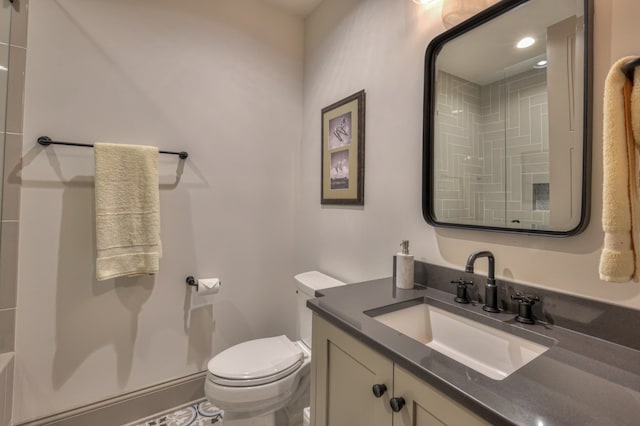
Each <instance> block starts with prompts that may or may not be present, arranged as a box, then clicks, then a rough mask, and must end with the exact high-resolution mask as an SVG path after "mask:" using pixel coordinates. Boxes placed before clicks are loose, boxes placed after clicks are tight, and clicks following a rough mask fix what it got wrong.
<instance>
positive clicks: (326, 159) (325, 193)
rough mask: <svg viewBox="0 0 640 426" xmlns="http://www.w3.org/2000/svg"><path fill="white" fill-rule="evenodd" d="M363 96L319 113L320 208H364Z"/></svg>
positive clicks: (359, 93)
mask: <svg viewBox="0 0 640 426" xmlns="http://www.w3.org/2000/svg"><path fill="white" fill-rule="evenodd" d="M364 118H365V93H364V90H361V91H359V92H357V93H354V94H353V95H351V96H349V97H346V98H344V99H342V100H340V101H338V102H336V103H334V104H331V105H329V106H328V107H326V108H323V109H322V152H321V158H322V160H321V161H322V167H321V170H322V176H321V188H320V203H321V204H343V205H357V206H361V205H364V126H365V124H364Z"/></svg>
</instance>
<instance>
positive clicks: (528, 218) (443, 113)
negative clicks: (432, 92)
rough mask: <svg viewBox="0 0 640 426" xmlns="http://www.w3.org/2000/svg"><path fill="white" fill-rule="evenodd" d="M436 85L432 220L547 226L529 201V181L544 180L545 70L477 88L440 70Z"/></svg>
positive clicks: (546, 217)
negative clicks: (434, 214)
mask: <svg viewBox="0 0 640 426" xmlns="http://www.w3.org/2000/svg"><path fill="white" fill-rule="evenodd" d="M438 87H439V88H440V89H439V92H438V98H437V110H438V116H437V120H436V128H437V131H436V132H437V136H438V138H439V140H441V141H444V142H445V143H444V144H439V145H440V146H439V147H438V148H437V149H436V151H435V152H434V155H435V157H436V164H437V168H436V172H435V173H436V176H437V177H438V184H437V185H436V188H435V196H436V199H437V200H438V201H437V202H436V203H435V210H436V211H435V212H436V215H437V217H438V218H440V219H445V220H446V221H450V222H455V221H461V222H465V223H482V224H487V225H495V226H509V224H510V223H511V221H515V220H517V221H519V223H520V224H521V225H523V224H524V225H526V226H532V227H540V226H544V224H547V223H548V220H549V212H548V211H547V210H536V209H535V208H534V200H533V184H534V183H548V182H549V136H548V133H549V132H548V127H547V117H548V108H547V95H546V71H545V70H544V69H540V70H530V71H527V72H524V73H520V74H518V75H516V76H513V77H510V78H507V79H504V80H499V81H497V82H494V83H491V84H487V85H484V86H480V85H478V84H474V83H471V82H469V81H466V80H463V79H461V78H458V77H456V76H453V75H451V74H448V73H445V72H442V71H440V72H439V74H438ZM505 158H506V161H505ZM505 200H506V205H505Z"/></svg>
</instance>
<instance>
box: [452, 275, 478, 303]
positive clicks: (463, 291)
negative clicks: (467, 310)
mask: <svg viewBox="0 0 640 426" xmlns="http://www.w3.org/2000/svg"><path fill="white" fill-rule="evenodd" d="M451 284H457V286H458V288H457V290H456V297H455V299H453V300H455V301H456V302H458V303H469V297H468V296H467V286H468V285H473V281H465V280H463V279H462V277H460V278H458V279H457V280H451Z"/></svg>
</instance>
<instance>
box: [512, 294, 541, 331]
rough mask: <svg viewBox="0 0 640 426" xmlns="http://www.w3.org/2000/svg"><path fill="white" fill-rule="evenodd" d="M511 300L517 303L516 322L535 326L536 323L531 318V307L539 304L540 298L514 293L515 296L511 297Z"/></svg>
mask: <svg viewBox="0 0 640 426" xmlns="http://www.w3.org/2000/svg"><path fill="white" fill-rule="evenodd" d="M511 300H517V301H518V315H516V321H518V322H521V323H523V324H535V322H536V321H535V319H534V318H533V312H532V310H531V307H532V306H533V304H534V303H535V302H539V301H540V298H539V297H538V296H530V295H522V294H520V293H519V292H517V291H516V294H515V295H514V294H512V295H511Z"/></svg>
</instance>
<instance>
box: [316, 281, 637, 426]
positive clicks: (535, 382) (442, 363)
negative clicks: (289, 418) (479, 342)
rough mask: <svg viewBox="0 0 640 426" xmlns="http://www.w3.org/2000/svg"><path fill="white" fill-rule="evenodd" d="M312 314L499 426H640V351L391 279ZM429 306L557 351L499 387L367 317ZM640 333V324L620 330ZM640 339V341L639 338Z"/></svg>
mask: <svg viewBox="0 0 640 426" xmlns="http://www.w3.org/2000/svg"><path fill="white" fill-rule="evenodd" d="M320 293H321V294H320V296H321V297H319V298H317V299H313V300H310V301H308V302H307V306H308V307H309V308H310V309H311V310H313V311H314V312H316V313H317V314H318V315H320V316H321V317H322V318H324V319H326V320H327V321H329V322H330V323H332V324H334V325H336V326H337V327H339V328H340V329H342V330H344V331H345V332H347V333H348V334H350V335H352V336H353V337H355V338H356V339H358V340H360V341H362V342H363V343H365V344H366V345H368V346H370V347H371V348H373V349H375V350H376V351H378V352H380V353H382V354H383V355H385V356H387V357H388V358H390V359H391V360H393V361H394V362H395V363H396V364H398V365H400V366H402V367H404V368H406V369H407V370H409V371H411V372H412V373H413V374H415V375H416V376H417V377H419V378H420V379H422V380H424V381H425V382H427V383H429V384H431V385H432V386H434V387H436V388H437V389H438V390H440V391H441V392H443V393H445V394H446V395H448V396H449V397H451V398H453V399H455V400H456V401H458V402H460V403H462V404H463V405H464V406H466V407H467V408H469V409H470V410H472V411H474V412H476V413H477V414H479V415H481V416H483V417H484V418H485V419H487V420H488V421H490V422H491V423H492V424H496V425H499V424H505V425H514V424H515V425H532V426H542V425H544V426H550V425H598V426H603V425H634V426H637V425H640V351H638V350H636V349H632V348H628V347H625V346H622V345H619V344H615V343H610V342H608V341H605V340H603V339H599V338H596V337H592V336H588V335H585V334H581V333H578V332H575V331H571V330H568V329H565V328H562V327H558V326H550V325H547V324H542V323H538V324H535V325H524V324H520V323H517V322H515V321H514V315H513V313H499V314H490V313H486V312H484V311H483V310H482V309H481V305H480V304H469V305H463V304H458V303H455V302H453V296H452V295H451V294H450V293H446V292H443V291H440V290H436V289H434V288H416V289H413V290H400V289H395V288H394V286H393V283H392V280H391V278H388V279H381V280H375V281H368V282H364V283H358V284H350V285H346V286H343V287H335V288H331V289H327V290H322V291H321V292H320ZM425 297H426V298H428V302H429V303H431V304H433V305H435V306H437V307H439V308H442V309H446V310H448V311H450V312H453V313H456V314H458V315H462V316H465V317H468V318H472V319H474V320H476V321H479V322H482V323H485V324H489V325H491V326H493V327H496V328H500V329H503V330H505V331H509V332H511V333H513V334H516V335H520V336H522V337H526V338H529V339H530V340H534V341H538V342H540V343H545V344H547V346H549V345H551V348H550V349H549V350H548V351H546V352H545V353H544V354H542V355H541V356H539V357H538V358H536V359H534V360H533V361H531V362H530V363H528V364H527V365H525V366H524V367H522V368H520V369H519V370H517V371H516V372H514V373H513V374H511V375H510V376H509V377H507V378H505V379H504V380H493V379H490V378H488V377H486V376H484V375H483V374H481V373H478V372H476V371H475V370H473V369H471V368H468V367H466V366H464V365H463V364H460V363H458V362H457V361H454V360H452V359H450V358H448V357H446V356H445V355H442V354H440V353H439V352H436V351H434V350H432V349H430V348H428V347H426V346H424V345H423V344H421V343H419V342H417V341H415V340H413V339H411V338H409V337H407V336H405V335H403V334H401V333H399V332H397V331H395V330H393V329H391V328H389V327H387V326H385V325H383V324H382V323H379V322H378V321H376V320H374V319H373V318H372V317H370V316H369V315H367V314H365V312H366V311H371V310H377V309H379V308H381V307H385V306H388V305H393V304H398V303H406V304H410V303H411V301H413V300H416V299H424V298H425ZM619 326H620V327H625V326H629V327H636V333H639V334H638V335H639V336H640V328H637V327H638V324H628V325H626V324H620V325H619ZM639 338H640V337H639Z"/></svg>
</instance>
